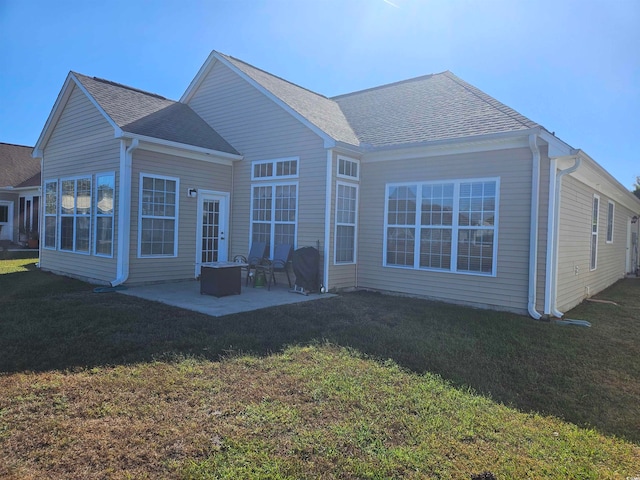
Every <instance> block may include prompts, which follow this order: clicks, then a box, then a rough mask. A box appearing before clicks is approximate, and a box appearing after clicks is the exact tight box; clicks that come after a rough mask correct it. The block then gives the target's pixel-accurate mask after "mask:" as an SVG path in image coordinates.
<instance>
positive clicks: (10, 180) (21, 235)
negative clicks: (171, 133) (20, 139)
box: [0, 143, 41, 244]
mask: <svg viewBox="0 0 640 480" xmlns="http://www.w3.org/2000/svg"><path fill="white" fill-rule="evenodd" d="M32 151H33V147H27V146H24V145H14V144H11V143H0V241H4V242H8V243H15V244H17V243H26V242H27V241H28V240H29V238H37V237H38V232H39V228H38V218H39V209H40V183H41V181H40V161H39V160H38V159H34V158H33V157H32V156H31V153H32Z"/></svg>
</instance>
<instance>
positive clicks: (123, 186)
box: [110, 138, 140, 287]
mask: <svg viewBox="0 0 640 480" xmlns="http://www.w3.org/2000/svg"><path fill="white" fill-rule="evenodd" d="M139 143H140V142H139V141H138V139H137V138H135V139H134V140H133V141H132V142H131V146H129V147H128V148H126V144H125V142H124V140H121V142H120V191H119V192H118V193H119V195H118V258H117V270H116V279H115V280H113V281H111V282H110V283H111V286H112V287H116V286H118V285H120V284H122V283H124V282H126V281H127V279H128V278H129V254H130V253H129V252H130V245H129V242H130V237H131V175H132V173H131V170H132V163H133V151H134V150H136V149H137V148H138V145H139Z"/></svg>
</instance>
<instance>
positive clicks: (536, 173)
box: [527, 134, 542, 320]
mask: <svg viewBox="0 0 640 480" xmlns="http://www.w3.org/2000/svg"><path fill="white" fill-rule="evenodd" d="M537 140H538V135H536V134H531V135H529V148H530V149H531V154H532V157H533V162H532V167H531V224H530V228H529V232H530V233H529V302H528V304H527V310H528V311H529V315H531V317H532V318H533V319H535V320H540V318H542V315H541V314H540V312H538V311H537V310H536V289H537V287H538V278H537V277H538V210H539V205H540V149H538V143H537Z"/></svg>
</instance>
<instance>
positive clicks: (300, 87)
mask: <svg viewBox="0 0 640 480" xmlns="http://www.w3.org/2000/svg"><path fill="white" fill-rule="evenodd" d="M215 52H216V53H218V54H220V55H222V56H223V57H225V58H228V59H229V58H230V59H232V60H235V61H236V62H240V63H243V64H245V65H247V66H249V67H251V68H255V69H256V70H258V71H260V72H262V73H265V74H267V75H269V76H270V77H273V78H277V79H278V80H281V81H283V82H285V83H288V84H289V85H293V86H294V87H298V88H299V89H301V90H305V91H307V92H309V93H312V94H314V95H317V96H318V97H322V98H324V99H326V100H331V98H329V97H327V96H325V95H322V94H321V93H318V92H314V91H313V90H311V89H309V88H306V87H303V86H302V85H298V84H297V83H294V82H292V81H290V80H287V79H286V78H282V77H280V76H278V75H274V74H273V73H271V72H267V71H266V70H264V69H262V68H260V67H256V66H255V65H252V64H251V63H249V62H245V61H244V60H241V59H239V58H236V57H234V56H232V55H227V54H226V53H222V52H218V51H215Z"/></svg>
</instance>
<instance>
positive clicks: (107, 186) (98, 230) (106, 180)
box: [94, 173, 115, 257]
mask: <svg viewBox="0 0 640 480" xmlns="http://www.w3.org/2000/svg"><path fill="white" fill-rule="evenodd" d="M114 193H115V174H113V173H108V174H102V175H97V176H96V225H95V244H94V248H95V254H96V255H100V256H107V257H111V256H113V216H114V199H115V195H114Z"/></svg>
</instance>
